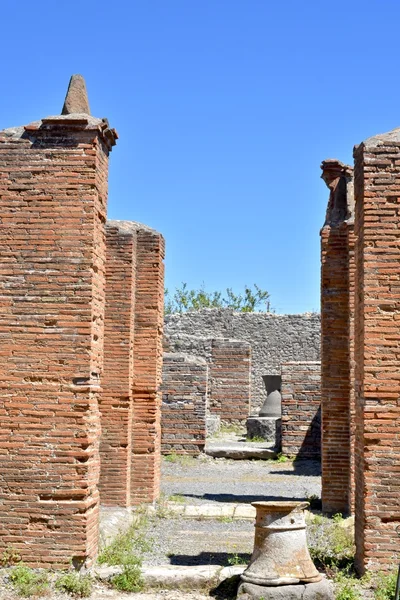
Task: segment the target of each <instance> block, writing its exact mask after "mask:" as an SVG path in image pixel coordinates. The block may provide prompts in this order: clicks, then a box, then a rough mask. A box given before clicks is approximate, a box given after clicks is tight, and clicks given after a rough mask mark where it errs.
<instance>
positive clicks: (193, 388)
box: [161, 353, 208, 455]
mask: <svg viewBox="0 0 400 600" xmlns="http://www.w3.org/2000/svg"><path fill="white" fill-rule="evenodd" d="M207 381H208V367H207V363H206V361H205V360H204V359H203V358H199V357H197V356H189V355H187V354H181V353H164V358H163V383H162V386H161V389H162V401H163V402H162V411H161V451H162V453H163V454H171V453H173V452H174V453H177V454H191V455H197V454H199V453H200V452H201V451H202V450H203V448H204V444H205V441H206V408H207V406H206V405H207Z"/></svg>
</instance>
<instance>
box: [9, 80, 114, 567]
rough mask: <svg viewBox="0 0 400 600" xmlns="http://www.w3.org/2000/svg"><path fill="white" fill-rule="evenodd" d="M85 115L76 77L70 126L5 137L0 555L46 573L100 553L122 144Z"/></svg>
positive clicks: (65, 122)
mask: <svg viewBox="0 0 400 600" xmlns="http://www.w3.org/2000/svg"><path fill="white" fill-rule="evenodd" d="M88 111H89V107H88V103H87V98H86V91H85V88H84V82H83V80H82V78H80V77H74V78H73V79H72V80H71V84H70V88H69V92H68V96H67V99H66V103H65V105H64V109H63V115H62V116H56V117H48V118H46V119H43V120H41V121H38V122H36V123H33V124H31V125H28V126H26V127H19V128H16V129H8V130H5V131H2V132H0V212H1V219H0V255H1V260H0V339H1V347H0V390H1V393H0V551H1V550H2V549H5V548H6V547H8V546H11V547H12V548H14V549H15V550H17V551H18V553H19V554H20V555H21V557H22V559H23V560H24V561H25V562H27V563H28V564H31V565H37V566H42V567H44V566H53V567H60V566H63V567H67V566H68V565H69V563H70V561H71V560H72V562H73V563H74V564H81V563H84V562H86V563H90V562H91V560H92V559H93V558H94V557H95V555H96V552H97V538H98V503H99V495H98V491H97V482H98V477H99V453H98V440H99V433H100V420H99V411H98V395H99V381H100V379H99V377H100V373H101V369H102V361H103V313H104V258H105V243H104V222H105V213H106V202H107V168H108V154H109V151H110V149H111V147H112V145H113V144H115V138H116V134H115V132H114V131H113V130H110V129H109V127H108V124H107V122H106V121H104V120H101V119H96V118H94V117H91V116H90V115H89V114H87V113H88ZM83 112H86V114H83Z"/></svg>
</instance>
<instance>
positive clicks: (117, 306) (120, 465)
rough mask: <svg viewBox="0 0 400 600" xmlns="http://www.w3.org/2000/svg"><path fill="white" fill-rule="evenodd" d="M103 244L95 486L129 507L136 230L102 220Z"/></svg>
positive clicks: (110, 501)
mask: <svg viewBox="0 0 400 600" xmlns="http://www.w3.org/2000/svg"><path fill="white" fill-rule="evenodd" d="M106 245H107V254H106V256H107V259H106V309H105V339H104V373H103V378H102V388H103V392H102V394H101V402H100V410H101V428H102V433H101V440H100V459H101V472H100V482H99V489H100V496H101V503H102V504H104V505H106V506H107V505H111V506H113V505H115V506H130V504H131V485H130V481H131V460H132V427H133V375H134V363H133V344H134V322H135V291H136V252H137V234H136V230H135V229H129V228H128V227H126V228H125V230H124V229H123V228H120V227H118V226H117V225H114V226H113V225H110V224H107V226H106Z"/></svg>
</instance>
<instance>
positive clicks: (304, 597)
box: [237, 578, 334, 600]
mask: <svg viewBox="0 0 400 600" xmlns="http://www.w3.org/2000/svg"><path fill="white" fill-rule="evenodd" d="M333 597H334V594H333V586H332V584H331V583H330V582H329V581H328V580H327V579H324V578H323V579H321V581H318V582H317V583H304V584H302V583H299V584H296V585H277V586H264V585H255V584H253V583H247V582H242V583H241V584H240V586H239V589H238V594H237V600H333Z"/></svg>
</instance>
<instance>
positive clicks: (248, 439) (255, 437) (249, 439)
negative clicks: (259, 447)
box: [246, 435, 265, 442]
mask: <svg viewBox="0 0 400 600" xmlns="http://www.w3.org/2000/svg"><path fill="white" fill-rule="evenodd" d="M246 442H265V439H264V438H263V437H261V436H260V435H253V437H246Z"/></svg>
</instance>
